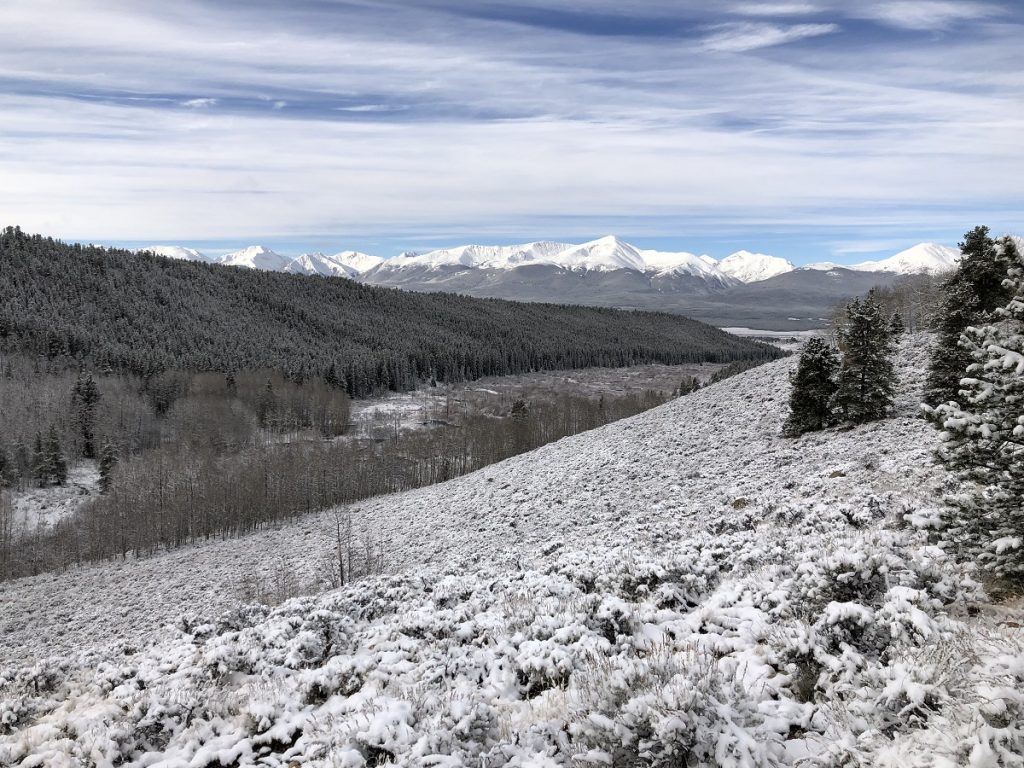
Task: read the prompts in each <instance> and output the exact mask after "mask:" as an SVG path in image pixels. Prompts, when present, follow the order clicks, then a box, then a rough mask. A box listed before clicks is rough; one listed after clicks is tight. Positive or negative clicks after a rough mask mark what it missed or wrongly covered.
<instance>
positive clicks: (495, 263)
mask: <svg viewBox="0 0 1024 768" xmlns="http://www.w3.org/2000/svg"><path fill="white" fill-rule="evenodd" d="M570 247H572V246H569V245H566V244H565V243H553V242H548V241H540V242H536V243H526V244H524V245H460V246H458V247H455V248H442V249H440V250H436V251H430V252H429V253H423V254H417V253H412V254H402V255H401V256H396V257H395V258H392V259H387V260H384V261H383V263H382V264H381V265H380V269H382V270H387V271H390V270H402V269H408V268H410V267H422V268H426V269H439V268H441V267H450V266H459V267H473V268H478V269H512V268H513V267H517V266H521V265H523V264H532V263H537V262H540V263H547V262H552V261H556V259H555V257H557V255H558V254H559V253H561V252H562V251H564V250H566V249H567V248H570Z"/></svg>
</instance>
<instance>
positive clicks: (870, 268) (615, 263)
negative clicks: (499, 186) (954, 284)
mask: <svg viewBox="0 0 1024 768" xmlns="http://www.w3.org/2000/svg"><path fill="white" fill-rule="evenodd" d="M142 250H147V251H150V252H152V253H155V254H157V255H158V256H167V257H169V258H178V259H186V260H190V261H208V262H211V263H215V264H224V265H226V266H242V267H249V268H255V269H270V270H275V271H282V272H297V273H300V274H320V275H341V276H345V277H350V278H353V279H360V278H361V277H362V276H364V275H367V274H369V273H372V274H373V275H374V276H375V277H377V278H381V277H383V276H384V275H390V274H393V273H396V272H401V271H407V270H411V269H424V270H430V271H435V272H437V271H442V270H444V269H449V268H461V269H500V270H510V269H517V268H520V267H523V266H527V265H544V266H553V267H560V268H562V269H568V270H571V271H576V272H613V271H615V270H618V269H627V270H632V271H635V272H640V273H644V274H646V273H674V274H681V273H685V274H689V275H693V276H698V277H702V278H704V279H707V280H711V281H714V282H718V283H721V284H724V285H728V284H735V283H754V282H761V281H763V280H767V279H770V278H772V277H776V276H778V275H781V274H785V273H787V272H793V271H796V270H800V269H816V270H826V271H827V270H831V269H849V270H853V271H859V272H892V273H895V274H901V275H909V274H934V273H936V272H941V271H944V270H946V269H951V268H952V267H953V266H954V265H955V261H956V258H957V256H958V255H959V252H958V251H957V250H956V249H955V248H950V247H949V246H945V245H941V244H939V243H931V242H924V243H918V244H916V245H914V246H911V247H910V248H907V249H904V250H902V251H900V252H899V253H896V254H894V255H892V256H890V257H887V258H884V259H879V260H873V261H864V262H861V263H858V264H838V263H835V262H829V261H823V262H815V263H812V264H808V265H805V266H799V267H798V266H796V265H795V264H793V262H791V261H789V260H788V259H785V258H782V257H779V256H774V255H770V254H765V253H759V252H755V251H749V250H745V249H741V250H738V251H735V252H733V253H731V254H729V255H728V256H726V257H724V258H722V259H715V258H714V257H712V256H708V255H706V254H703V255H697V254H694V253H690V252H688V251H660V250H655V249H642V248H638V247H636V246H634V245H632V244H630V243H627V242H626V241H624V240H622V239H621V238H619V237H616V236H615V235H605V236H604V237H600V238H598V239H596V240H590V241H587V242H585V243H579V244H571V243H561V242H556V241H550V240H538V241H533V242H529V243H522V244H513V245H480V244H466V245H459V246H454V247H451V248H440V249H436V250H433V251H428V252H426V253H414V252H406V253H403V254H401V255H399V256H394V257H392V258H383V257H380V256H374V255H370V254H366V253H360V252H358V251H341V252H339V253H336V254H334V255H331V256H328V255H325V254H323V253H320V252H315V253H304V254H301V255H299V256H295V257H288V256H283V255H281V254H278V253H276V252H275V251H273V250H271V249H269V248H267V247H265V246H262V245H251V246H248V247H247V248H243V249H240V250H237V251H233V252H231V253H228V254H225V255H224V256H221V257H219V258H208V257H206V256H205V255H203V254H202V253H200V252H199V251H197V250H195V249H192V248H185V247H183V246H167V245H159V246H152V247H149V248H145V249H142Z"/></svg>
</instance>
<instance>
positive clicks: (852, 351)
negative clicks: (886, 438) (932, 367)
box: [832, 292, 896, 424]
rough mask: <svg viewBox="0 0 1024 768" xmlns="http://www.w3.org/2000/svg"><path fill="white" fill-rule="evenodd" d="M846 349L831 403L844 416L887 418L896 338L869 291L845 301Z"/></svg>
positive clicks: (843, 333) (842, 335) (841, 341)
mask: <svg viewBox="0 0 1024 768" xmlns="http://www.w3.org/2000/svg"><path fill="white" fill-rule="evenodd" d="M839 348H840V350H841V351H842V353H843V362H842V366H841V367H840V369H839V376H838V379H837V385H836V393H835V395H834V397H833V400H832V404H833V408H834V409H835V411H837V412H838V413H839V414H840V415H841V417H842V419H843V420H845V421H850V422H852V423H854V424H863V423H864V422H867V421H873V420H874V419H882V418H885V417H886V416H887V415H888V414H889V410H890V408H891V407H892V400H893V393H894V392H895V388H896V370H895V368H894V367H893V364H892V353H893V351H894V349H895V339H894V337H893V335H892V332H891V330H890V326H889V322H888V320H887V319H886V318H885V316H884V315H883V313H882V307H881V305H880V304H879V303H878V302H877V301H876V299H875V297H874V295H873V294H872V293H871V292H869V293H868V295H867V297H866V298H864V299H863V300H862V299H854V300H853V301H851V302H850V303H849V304H847V305H846V322H845V325H844V326H843V328H842V329H840V331H839Z"/></svg>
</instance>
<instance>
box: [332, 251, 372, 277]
mask: <svg viewBox="0 0 1024 768" xmlns="http://www.w3.org/2000/svg"><path fill="white" fill-rule="evenodd" d="M327 258H329V259H330V260H331V261H332V262H334V263H335V264H340V265H341V266H343V267H348V268H349V269H351V270H352V271H354V272H356V273H361V272H369V271H370V270H371V269H373V268H374V267H376V266H377V265H378V264H380V263H381V262H382V261H384V259H382V258H381V257H380V256H371V255H370V254H368V253H360V252H359V251H340V252H339V253H335V254H332V255H331V256H329V257H327Z"/></svg>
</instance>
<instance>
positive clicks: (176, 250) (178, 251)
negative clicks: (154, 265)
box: [139, 245, 209, 261]
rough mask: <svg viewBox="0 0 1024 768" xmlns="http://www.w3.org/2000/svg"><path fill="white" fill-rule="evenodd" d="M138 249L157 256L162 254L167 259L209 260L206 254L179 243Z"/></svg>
mask: <svg viewBox="0 0 1024 768" xmlns="http://www.w3.org/2000/svg"><path fill="white" fill-rule="evenodd" d="M139 251H148V252H149V253H155V254H156V255H157V256H164V257H166V258H168V259H180V260H182V261H209V259H207V257H206V256H204V255H203V254H202V253H200V252H199V251H197V250H196V249H195V248H185V247H183V246H180V245H150V246H147V247H146V248H140V249H139Z"/></svg>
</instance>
